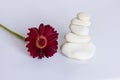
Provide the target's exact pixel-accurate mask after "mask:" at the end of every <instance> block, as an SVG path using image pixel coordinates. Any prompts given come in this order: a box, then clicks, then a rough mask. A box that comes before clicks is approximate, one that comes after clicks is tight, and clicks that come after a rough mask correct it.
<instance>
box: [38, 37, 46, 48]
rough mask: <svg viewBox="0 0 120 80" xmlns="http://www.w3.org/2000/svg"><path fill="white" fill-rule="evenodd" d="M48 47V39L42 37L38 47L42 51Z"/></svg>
mask: <svg viewBox="0 0 120 80" xmlns="http://www.w3.org/2000/svg"><path fill="white" fill-rule="evenodd" d="M46 45H47V39H46V37H45V36H43V35H41V36H40V37H38V39H37V41H36V46H37V47H38V48H40V49H43V48H45V47H46Z"/></svg>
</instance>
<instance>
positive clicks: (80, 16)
mask: <svg viewBox="0 0 120 80" xmlns="http://www.w3.org/2000/svg"><path fill="white" fill-rule="evenodd" d="M77 18H78V19H80V20H82V21H88V20H90V16H89V15H88V14H87V13H84V12H80V13H78V14H77Z"/></svg>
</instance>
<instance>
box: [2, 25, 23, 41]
mask: <svg viewBox="0 0 120 80" xmlns="http://www.w3.org/2000/svg"><path fill="white" fill-rule="evenodd" d="M0 27H1V28H3V29H4V30H6V31H8V32H9V33H11V34H13V35H14V36H16V37H18V38H20V39H22V40H25V37H24V36H21V35H20V34H18V33H16V32H14V31H12V30H10V29H8V28H7V27H5V26H4V25H2V24H0Z"/></svg>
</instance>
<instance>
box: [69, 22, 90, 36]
mask: <svg viewBox="0 0 120 80" xmlns="http://www.w3.org/2000/svg"><path fill="white" fill-rule="evenodd" d="M69 27H70V30H71V31H72V32H73V33H75V34H77V35H83V36H84V35H88V34H89V28H88V27H85V26H79V25H74V24H71V25H70V26H69Z"/></svg>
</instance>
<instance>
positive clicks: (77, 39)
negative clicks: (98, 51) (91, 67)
mask: <svg viewBox="0 0 120 80" xmlns="http://www.w3.org/2000/svg"><path fill="white" fill-rule="evenodd" d="M90 25H91V22H90V16H89V15H88V14H87V13H84V12H81V13H78V14H77V17H76V18H74V19H72V21H71V24H70V26H69V27H70V30H71V32H69V33H67V34H66V35H65V40H66V42H65V43H64V44H63V45H62V48H61V50H62V53H63V54H64V55H65V56H67V57H68V58H73V59H78V60H88V59H91V58H92V57H93V56H94V52H95V45H94V44H93V43H92V42H91V36H90V35H89V26H90Z"/></svg>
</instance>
